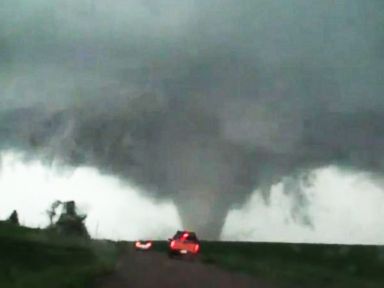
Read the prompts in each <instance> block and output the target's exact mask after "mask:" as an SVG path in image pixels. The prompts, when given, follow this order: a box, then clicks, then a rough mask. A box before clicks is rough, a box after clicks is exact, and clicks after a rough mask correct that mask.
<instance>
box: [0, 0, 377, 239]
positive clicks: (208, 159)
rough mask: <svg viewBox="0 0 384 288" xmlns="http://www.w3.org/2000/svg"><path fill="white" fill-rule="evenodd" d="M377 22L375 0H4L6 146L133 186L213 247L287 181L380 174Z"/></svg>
mask: <svg viewBox="0 0 384 288" xmlns="http://www.w3.org/2000/svg"><path fill="white" fill-rule="evenodd" d="M383 19H384V3H382V1H379V0H378V1H374V0H372V1H366V0H339V1H307V0H294V1H283V0H279V1H269V0H268V1H267V0H258V1H254V0H242V1H231V0H220V1H219V0H213V1H199V0H195V1H193V0H189V1H188V0H162V1H147V0H133V1H122V0H115V1H108V2H107V1H101V0H84V1H74V0H68V1H64V2H63V1H55V0H53V1H52V0H34V1H14V0H3V1H1V3H0V148H1V149H10V148H11V149H19V150H22V151H25V152H26V155H30V157H38V158H40V159H43V160H45V161H47V163H51V162H52V161H54V162H55V163H59V165H63V167H71V166H78V165H89V166H93V167H96V168H98V169H99V170H100V171H102V172H104V173H107V174H111V175H115V176H117V177H119V178H120V179H123V180H127V181H132V182H134V183H136V184H137V185H140V186H141V187H143V188H144V189H145V190H146V191H148V194H149V195H151V196H153V197H156V198H158V199H160V200H161V199H173V200H174V201H175V203H176V205H177V207H178V210H179V213H180V216H181V219H182V221H183V223H184V226H185V228H187V229H195V230H197V231H198V232H200V234H201V235H202V237H203V238H211V239H214V238H217V237H218V235H219V233H220V230H221V227H222V225H223V222H224V220H225V217H226V214H227V212H228V210H229V209H230V208H231V207H233V205H236V204H241V203H243V202H244V201H245V200H246V199H247V197H248V196H249V195H250V194H251V192H253V191H254V189H256V188H258V189H259V190H260V191H265V192H266V194H267V192H268V190H269V187H270V186H271V185H272V184H273V183H276V182H278V181H280V180H281V179H282V177H286V176H294V177H297V175H302V173H304V174H305V172H306V171H310V170H311V169H314V168H317V167H321V166H323V165H328V164H335V165H339V166H344V167H348V168H350V169H359V170H364V171H369V172H374V173H382V172H383V168H384V125H383V123H384V78H383V77H384V46H383V43H384V28H383V27H384V22H383ZM288 186H289V185H288ZM291 186H292V187H293V186H295V185H291ZM291 190H292V191H291V193H292V195H293V197H296V198H297V199H298V201H299V204H300V203H301V204H302V205H305V203H306V201H304V200H303V199H302V195H301V194H300V193H301V192H300V189H291ZM362 193H363V191H362ZM300 199H301V200H300ZM299 210H301V209H299Z"/></svg>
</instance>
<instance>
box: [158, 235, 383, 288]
mask: <svg viewBox="0 0 384 288" xmlns="http://www.w3.org/2000/svg"><path fill="white" fill-rule="evenodd" d="M154 247H156V248H155V249H157V250H158V251H166V249H167V245H166V242H156V243H155V246H154ZM200 257H201V260H202V261H203V262H205V263H209V264H214V265H216V266H219V267H222V268H224V269H227V270H231V271H237V272H242V273H247V274H250V275H253V276H256V277H258V278H260V279H264V280H265V281H267V282H273V283H275V284H276V285H277V286H278V287H311V288H316V287H327V288H328V287H329V288H332V287H334V288H336V287H337V288H344V287H345V288H347V287H348V288H364V287H367V288H379V287H380V288H382V287H384V247H379V246H347V245H321V244H287V243H255V242H253V243H246V242H202V245H201V255H200Z"/></svg>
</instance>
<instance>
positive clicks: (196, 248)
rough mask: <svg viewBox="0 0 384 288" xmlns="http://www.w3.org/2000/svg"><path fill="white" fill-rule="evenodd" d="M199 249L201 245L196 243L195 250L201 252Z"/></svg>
mask: <svg viewBox="0 0 384 288" xmlns="http://www.w3.org/2000/svg"><path fill="white" fill-rule="evenodd" d="M199 249H200V245H199V244H196V245H195V247H194V248H193V252H194V253H197V252H199Z"/></svg>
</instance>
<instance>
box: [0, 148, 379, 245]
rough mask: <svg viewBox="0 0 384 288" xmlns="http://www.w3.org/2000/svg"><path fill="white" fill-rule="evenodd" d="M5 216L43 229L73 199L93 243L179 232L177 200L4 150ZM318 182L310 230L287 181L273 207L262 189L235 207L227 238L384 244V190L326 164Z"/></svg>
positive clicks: (0, 208) (1, 205)
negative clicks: (298, 216)
mask: <svg viewBox="0 0 384 288" xmlns="http://www.w3.org/2000/svg"><path fill="white" fill-rule="evenodd" d="M0 167H1V168H0V219H5V218H6V217H8V216H9V214H10V213H11V212H12V210H14V209H16V210H17V211H18V213H19V218H20V221H21V223H22V224H23V225H27V226H31V227H45V226H47V225H48V217H47V214H46V210H47V209H48V208H49V207H50V205H51V204H52V202H54V201H55V200H61V201H65V200H75V201H76V203H77V205H78V208H79V210H80V211H81V212H84V213H86V214H87V215H88V217H87V219H86V225H87V227H88V230H89V232H90V234H91V235H92V236H93V237H96V238H109V239H115V240H134V239H139V238H153V239H166V238H168V237H169V236H171V235H173V233H174V232H175V230H177V229H182V224H181V221H180V217H179V215H178V213H177V209H176V207H175V205H174V204H173V202H171V201H169V202H161V203H159V202H156V201H154V200H152V199H148V198H147V197H144V196H142V193H141V191H140V189H138V188H137V187H134V186H133V185H128V184H124V183H122V182H120V181H119V180H117V179H116V178H114V177H112V176H106V175H102V174H100V173H99V172H98V171H97V170H96V169H93V168H89V167H80V168H76V169H73V170H71V169H68V170H63V169H55V168H54V166H53V168H52V167H51V168H49V167H47V166H45V165H43V164H42V163H41V162H40V161H37V160H35V161H28V162H25V161H23V158H22V155H21V154H17V153H14V152H4V153H3V154H2V155H1V166H0ZM313 175H314V177H315V178H314V179H315V180H314V182H313V183H312V184H313V185H312V186H310V187H307V188H306V189H305V190H304V193H305V195H306V197H307V198H308V205H307V207H306V210H305V211H306V212H307V213H308V215H309V216H310V218H311V220H312V224H313V225H312V226H305V225H302V224H300V223H297V222H295V221H294V220H293V217H292V207H294V202H293V201H294V200H293V199H292V198H291V197H290V196H289V195H287V193H284V188H283V187H284V186H283V184H282V183H280V184H277V185H275V186H273V187H272V189H271V196H270V201H269V204H266V203H265V202H264V201H263V199H262V198H261V196H260V193H257V191H256V192H255V193H254V194H253V196H252V197H251V198H250V199H249V201H248V202H247V203H245V204H244V205H243V207H241V208H239V209H236V210H232V211H230V213H229V214H228V216H227V219H226V223H225V226H224V229H223V232H222V239H223V240H232V241H236V240H241V241H270V242H317V243H360V244H383V243H384V191H383V190H382V189H381V188H380V186H379V185H376V184H375V183H374V182H373V181H372V180H370V178H369V177H368V176H367V175H366V174H364V173H356V172H355V173H352V172H346V171H342V170H341V169H338V168H336V167H326V168H321V169H317V170H315V171H313Z"/></svg>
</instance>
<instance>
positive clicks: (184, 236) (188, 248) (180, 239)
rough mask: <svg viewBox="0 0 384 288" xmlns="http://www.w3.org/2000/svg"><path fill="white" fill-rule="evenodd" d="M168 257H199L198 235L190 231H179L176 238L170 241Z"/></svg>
mask: <svg viewBox="0 0 384 288" xmlns="http://www.w3.org/2000/svg"><path fill="white" fill-rule="evenodd" d="M168 240H169V242H168V248H169V249H168V255H169V256H170V257H172V256H175V255H185V254H188V255H197V254H198V253H199V252H200V241H199V239H197V237H196V234H195V233H194V232H190V231H177V232H176V234H175V236H173V237H172V238H171V239H168Z"/></svg>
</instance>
